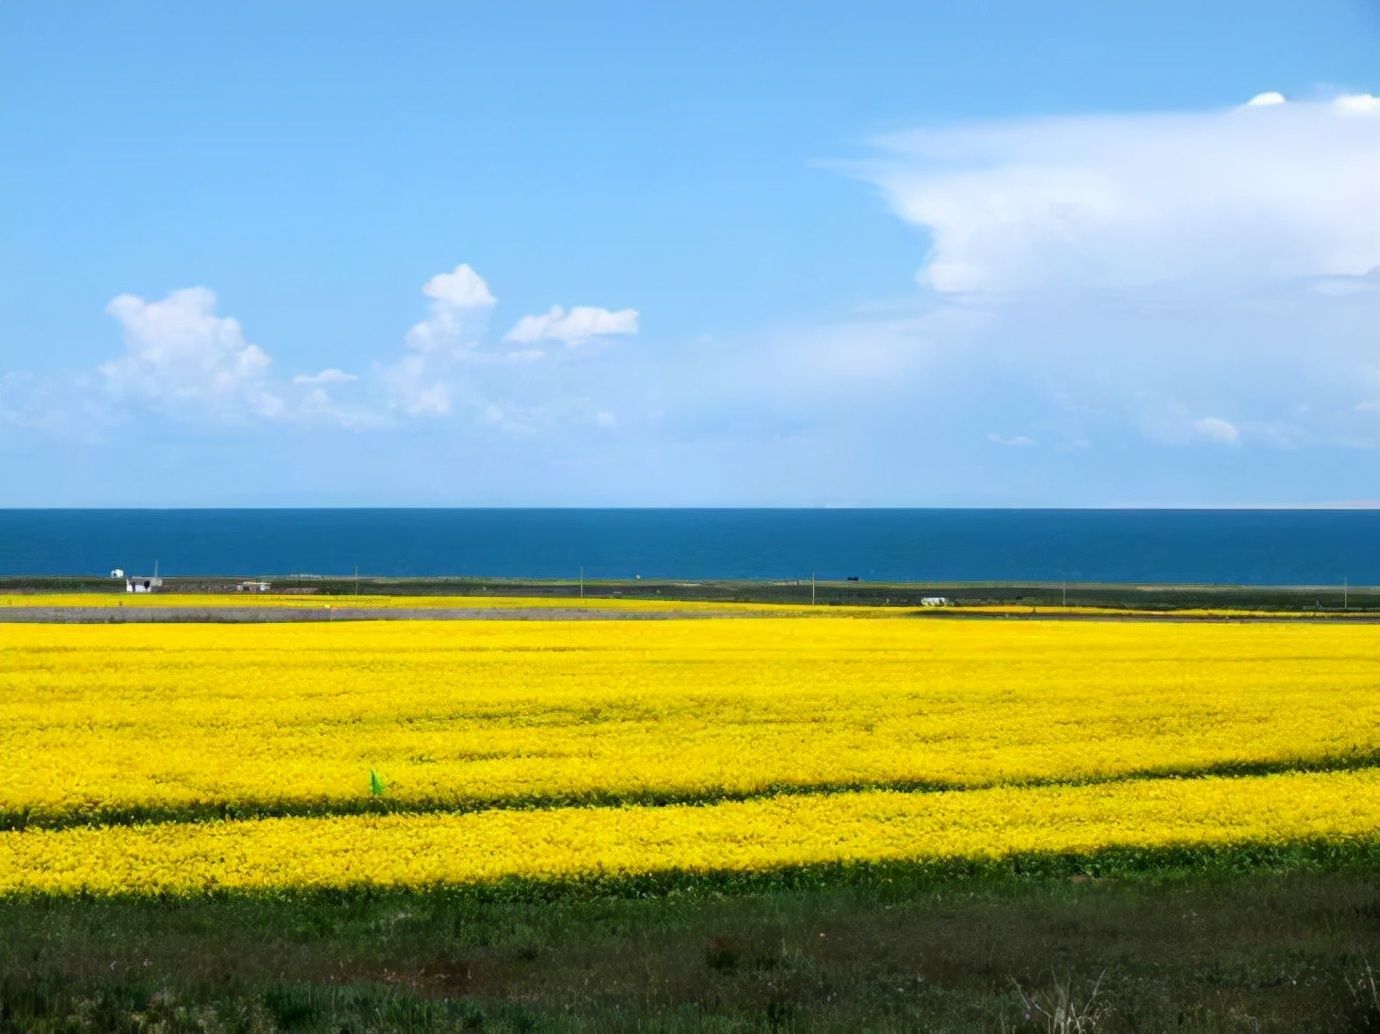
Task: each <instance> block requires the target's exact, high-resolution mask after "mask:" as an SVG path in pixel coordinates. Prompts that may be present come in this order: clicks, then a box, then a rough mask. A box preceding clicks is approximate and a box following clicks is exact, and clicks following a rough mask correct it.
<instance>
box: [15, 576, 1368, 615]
mask: <svg viewBox="0 0 1380 1034" xmlns="http://www.w3.org/2000/svg"><path fill="white" fill-rule="evenodd" d="M245 581H248V579H241V578H230V577H222V576H216V577H188V576H178V577H165V578H164V579H163V585H162V586H161V588H157V589H155V590H154V591H153V592H152V593H148V594H145V593H137V594H130V593H126V592H125V591H124V585H123V582H122V581H115V580H112V579H110V578H108V577H107V578H99V577H93V576H52V577H0V597H8V598H7V599H4V606H3V607H0V610H2V611H9V612H10V613H9V614H8V615H6V616H5V619H6V620H16V619H18V618H17V616H16V615H17V613H18V611H19V610H20V609H25V608H27V609H31V610H52V609H54V608H56V609H61V610H66V609H76V608H75V607H74V606H69V605H67V604H65V603H64V602H63V600H62V599H60V598H56V599H55V598H52V597H63V596H67V595H69V594H77V593H81V594H94V595H99V596H100V597H102V598H106V604H105V605H104V606H102V607H99V608H92V607H91V606H90V605H89V603H88V605H87V606H86V607H85V609H124V610H129V609H136V608H134V607H123V608H121V607H116V606H115V604H117V603H123V602H126V601H128V602H129V603H131V604H137V609H149V608H158V609H162V610H168V611H172V610H179V609H181V610H194V611H202V610H206V609H207V606H206V604H207V602H208V601H207V600H206V599H205V598H206V597H208V596H210V597H214V599H213V600H210V601H209V602H210V603H212V604H214V608H215V609H217V610H225V609H251V610H252V609H258V610H263V609H265V607H264V604H266V603H269V602H270V601H271V600H277V601H278V602H279V603H280V608H279V609H281V605H282V604H293V605H296V606H298V607H299V608H300V609H307V610H313V609H315V608H312V607H310V606H309V601H315V600H320V601H321V602H322V603H323V604H326V603H329V604H331V605H332V608H333V609H334V610H335V612H336V613H335V617H334V618H333V620H348V618H346V617H345V611H346V609H348V608H349V607H350V603H351V601H352V600H360V601H361V602H363V599H365V598H374V599H375V600H377V599H378V598H379V597H389V598H393V599H399V598H401V599H415V600H418V601H419V602H421V601H426V600H430V601H431V602H430V603H429V604H424V606H423V607H422V608H417V609H419V610H423V613H421V614H418V615H417V616H425V617H435V618H440V617H443V616H445V615H443V614H442V613H441V611H442V610H447V609H448V610H454V611H456V612H457V614H456V615H453V616H465V614H464V613H463V612H465V611H468V610H471V609H476V608H472V607H470V606H469V604H468V600H470V599H473V600H475V601H480V600H483V599H486V598H487V599H494V600H499V599H513V598H515V597H516V598H521V599H531V600H534V601H540V603H541V605H542V606H543V608H544V609H545V610H547V611H549V610H551V609H552V608H553V605H559V603H561V602H567V601H568V603H569V604H570V608H569V609H572V610H577V609H580V608H581V601H582V600H583V601H584V602H585V604H586V605H590V604H594V603H596V602H598V601H605V602H617V601H623V602H626V603H629V604H633V603H636V604H638V605H640V606H641V607H642V608H643V610H644V611H645V610H646V608H647V607H648V606H652V607H654V605H655V604H658V603H665V604H668V605H672V604H680V603H697V604H716V603H717V604H736V605H742V604H761V605H783V604H784V605H791V606H809V605H811V604H813V605H814V606H816V607H821V608H822V607H867V608H885V609H888V610H890V609H894V610H896V611H897V612H898V613H899V612H903V611H906V610H916V609H926V610H933V611H937V612H939V613H943V614H944V615H945V616H950V617H959V616H962V617H977V616H981V615H980V614H978V613H975V612H974V611H973V610H972V609H971V608H978V607H993V608H1008V609H1010V610H1011V611H1016V610H1022V609H1023V610H1026V611H1027V613H1026V615H1025V616H1037V615H1032V614H1031V613H1029V611H1031V610H1033V609H1035V608H1039V609H1040V610H1054V611H1059V612H1063V613H1053V614H1050V613H1046V614H1045V616H1058V617H1063V618H1071V617H1089V616H1097V615H1089V614H1086V613H1084V614H1081V615H1078V614H1074V613H1070V612H1068V610H1069V609H1070V608H1072V609H1083V610H1087V609H1092V608H1095V609H1098V610H1104V611H1111V612H1115V611H1120V610H1125V611H1135V612H1136V613H1135V614H1134V615H1132V614H1129V613H1128V614H1125V615H1118V614H1116V613H1108V614H1103V615H1101V616H1104V617H1131V616H1136V617H1152V618H1153V617H1155V616H1173V615H1175V614H1182V612H1185V611H1197V612H1199V613H1198V614H1197V615H1196V617H1199V618H1201V617H1227V618H1236V619H1240V618H1244V617H1247V616H1249V617H1253V618H1256V619H1269V618H1271V617H1275V616H1278V617H1294V618H1296V617H1298V616H1306V615H1312V616H1315V617H1318V618H1320V619H1324V620H1330V619H1334V618H1336V617H1341V616H1350V617H1352V618H1356V617H1361V616H1363V615H1366V614H1372V615H1376V616H1380V587H1377V586H1342V585H1325V586H1316V585H1315V586H1251V585H1204V584H1198V585H1191V584H1188V585H1184V584H1180V585H1151V584H1127V583H1103V582H1067V583H1065V582H1036V581H1031V582H938V581H936V582H923V583H922V582H867V581H861V580H857V581H853V580H844V581H837V580H830V581H823V580H817V581H814V582H811V581H810V580H809V579H796V580H786V581H782V580H771V579H759V580H748V579H736V580H661V579H618V580H614V579H588V580H585V581H584V582H583V583H582V582H580V581H579V580H574V579H519V578H510V579H499V578H451V577H441V578H376V577H360V578H359V579H355V578H332V577H315V576H306V575H295V576H291V577H286V578H269V579H267V584H268V585H269V587H270V593H271V595H270V597H269V598H265V597H264V596H263V595H262V594H260V593H257V592H252V591H251V592H239V591H237V586H238V585H239V584H240V583H241V582H245ZM255 581H257V579H255ZM38 596H42V597H48V598H46V599H43V600H42V601H41V602H40V601H37V600H35V602H34V603H33V604H31V605H30V604H26V602H25V601H26V599H27V598H29V597H38ZM192 597H201V599H199V600H198V599H195V598H192ZM288 597H290V599H289V598H288ZM439 597H446V598H447V599H446V600H445V601H444V602H443V601H442V600H441V599H440V598H439ZM451 597H454V598H455V600H454V601H453V602H452V600H451V599H449V598H451ZM936 598H939V599H942V600H944V601H945V605H944V606H941V607H934V608H927V607H926V606H925V601H926V600H929V601H933V600H935V599H936ZM241 601H243V603H242V605H241ZM76 602H77V601H75V600H73V604H75V603H76ZM513 604H516V605H519V606H520V604H518V600H517V599H513ZM256 605H257V606H256ZM365 607H366V608H367V607H368V605H367V604H365ZM965 608H967V609H966V610H965ZM370 609H372V608H370ZM390 609H393V610H402V609H411V608H403V607H398V606H397V605H396V604H393V605H392V606H391V608H390ZM477 609H485V608H484V606H483V604H482V603H481V604H479V607H478V608H477ZM505 609H508V610H509V611H510V613H509V616H510V617H517V616H518V614H516V613H513V612H512V605H509V606H508V607H507V608H505ZM1205 611H1207V612H1228V613H1222V614H1215V613H1209V614H1203V613H1201V612H1205ZM1232 612H1251V613H1250V614H1245V613H1232ZM582 614H583V612H582ZM582 614H581V616H582ZM372 616H379V615H377V614H375V615H372ZM484 616H489V615H488V614H487V613H486V614H485V615H484ZM544 616H546V617H550V616H551V615H550V614H546V615H544ZM1011 616H1017V615H1015V614H1014V613H1013V614H1012V615H1011ZM30 620H34V619H32V618H31V619H30ZM104 620H119V619H115V618H106V619H104ZM145 620H147V619H145ZM165 620H176V618H172V617H168V618H165ZM181 620H188V619H187V618H185V617H184V618H182V619H181ZM217 620H231V619H230V618H225V617H222V618H218V619H217ZM254 620H259V619H257V618H255V619H254ZM292 620H310V619H309V618H305V617H299V618H294V619H292Z"/></svg>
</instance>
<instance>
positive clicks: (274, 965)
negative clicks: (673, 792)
mask: <svg viewBox="0 0 1380 1034" xmlns="http://www.w3.org/2000/svg"><path fill="white" fill-rule="evenodd" d="M0 967H2V969H0V1029H3V1030H5V1031H68V1030H72V1031H76V1030H99V1031H106V1030H110V1031H152V1030H158V1031H165V1032H175V1031H270V1030H301V1031H323V1032H324V1031H331V1032H339V1031H361V1032H363V1031H442V1030H484V1031H570V1032H575V1031H579V1032H593V1031H642V1030H657V1031H667V1032H675V1031H687V1032H688V1031H714V1032H729V1031H878V1032H882V1031H896V1032H900V1031H930V1030H944V1031H1007V1032H1015V1031H1022V1032H1024V1031H1099V1032H1101V1031H1106V1032H1120V1031H1125V1032H1139V1031H1146V1032H1149V1031H1170V1030H1172V1031H1186V1032H1210V1031H1211V1032H1216V1031H1262V1032H1264V1031H1279V1032H1285V1031H1287V1032H1304V1031H1340V1032H1347V1031H1354V1032H1366V1031H1380V997H1377V992H1376V986H1375V982H1376V980H1377V979H1380V887H1378V886H1377V883H1376V881H1375V880H1374V878H1373V874H1371V873H1364V872H1362V873H1356V872H1347V873H1337V872H1333V873H1321V872H1313V873H1294V874H1279V873H1254V874H1249V875H1238V876H1235V877H1221V878H1218V877H1214V878H1211V879H1205V878H1203V877H1202V876H1201V875H1194V874H1192V873H1188V872H1181V873H1178V874H1169V875H1166V874H1164V873H1161V874H1158V875H1153V876H1145V877H1132V878H1126V879H1115V880H1111V879H1105V880H1103V879H1090V878H1084V877H1074V878H1073V879H1068V878H1061V879H1056V878H1043V879H1006V880H996V879H976V878H975V879H971V880H964V879H953V880H948V881H945V882H940V883H935V884H931V885H924V886H921V885H908V884H907V883H906V881H905V880H899V881H898V880H892V879H889V878H887V877H884V876H880V875H879V876H878V877H877V878H876V879H872V880H862V881H857V882H854V883H851V884H849V885H847V886H828V885H825V886H819V887H815V888H813V889H808V888H806V889H796V890H791V891H786V890H776V891H763V892H748V893H741V892H737V893H735V892H724V893H715V892H712V891H709V890H700V891H693V892H685V893H668V894H660V895H656V896H653V897H647V898H638V897H631V896H624V895H609V896H600V895H595V894H591V895H586V896H579V897H561V896H555V897H553V898H551V899H548V900H533V899H530V898H529V899H525V900H523V899H514V900H502V899H501V898H492V897H490V898H481V897H476V896H474V895H470V894H466V893H464V892H460V891H444V890H437V891H430V892H423V893H414V894H406V893H398V892H374V893H370V892H367V891H355V892H342V893H334V894H316V895H286V896H276V897H265V898H249V897H243V896H231V895H226V896H217V897H211V898H197V899H189V900H176V899H162V900H158V899H153V900H150V899H144V900H130V899H124V900H99V899H71V898H68V899H31V900H10V901H5V902H2V903H0ZM1075 1021H1076V1022H1075Z"/></svg>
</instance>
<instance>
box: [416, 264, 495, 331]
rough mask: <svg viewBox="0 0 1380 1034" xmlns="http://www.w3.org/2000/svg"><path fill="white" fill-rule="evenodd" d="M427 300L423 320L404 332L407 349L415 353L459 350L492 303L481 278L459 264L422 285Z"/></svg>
mask: <svg viewBox="0 0 1380 1034" xmlns="http://www.w3.org/2000/svg"><path fill="white" fill-rule="evenodd" d="M422 294H424V295H425V296H426V297H427V298H429V299H430V300H431V301H430V305H429V311H428V313H427V317H426V319H424V320H422V321H421V322H420V323H417V324H415V325H413V327H412V329H411V330H409V331H408V332H407V338H406V344H407V347H408V348H410V349H412V350H413V351H415V352H432V351H436V350H437V349H440V348H451V349H454V348H456V347H459V346H462V345H463V344H465V343H466V341H465V339H466V337H467V336H468V335H472V334H474V333H476V332H477V331H478V330H479V329H481V328H482V326H483V323H484V316H485V315H486V314H487V312H488V310H489V309H490V308H492V307H493V305H494V304H495V301H496V299H495V298H494V296H493V293H492V292H490V290H489V285H488V284H486V283H485V282H484V278H483V277H481V276H480V275H479V274H478V273H476V272H475V271H474V270H473V269H472V268H470V266H469V265H467V264H465V263H461V264H460V265H458V266H456V267H455V269H454V270H452V271H451V272H449V273H437V274H436V275H435V276H433V277H432V278H431V279H430V280H428V281H427V282H426V283H425V284H423V285H422Z"/></svg>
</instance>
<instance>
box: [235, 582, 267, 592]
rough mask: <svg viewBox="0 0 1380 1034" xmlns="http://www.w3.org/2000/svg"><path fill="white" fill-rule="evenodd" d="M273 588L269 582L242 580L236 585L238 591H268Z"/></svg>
mask: <svg viewBox="0 0 1380 1034" xmlns="http://www.w3.org/2000/svg"><path fill="white" fill-rule="evenodd" d="M270 588H272V586H271V585H269V583H268V582H240V583H239V584H238V585H236V586H235V591H236V592H268V590H269V589H270Z"/></svg>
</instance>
